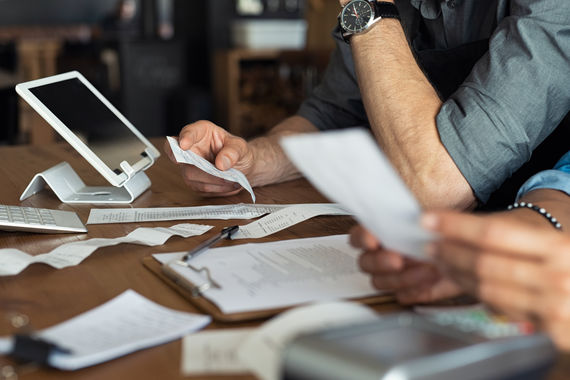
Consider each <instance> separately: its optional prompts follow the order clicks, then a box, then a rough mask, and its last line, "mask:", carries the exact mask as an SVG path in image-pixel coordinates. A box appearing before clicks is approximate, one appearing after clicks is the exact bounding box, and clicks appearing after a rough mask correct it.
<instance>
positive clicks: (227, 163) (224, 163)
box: [222, 156, 232, 170]
mask: <svg viewBox="0 0 570 380" xmlns="http://www.w3.org/2000/svg"><path fill="white" fill-rule="evenodd" d="M231 165H232V162H231V161H230V159H229V158H228V157H225V156H224V157H222V170H228V169H229V168H230V166H231Z"/></svg>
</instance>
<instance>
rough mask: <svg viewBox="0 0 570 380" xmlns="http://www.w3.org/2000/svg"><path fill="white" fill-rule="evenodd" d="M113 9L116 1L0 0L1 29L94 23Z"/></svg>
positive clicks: (191, 0)
mask: <svg viewBox="0 0 570 380" xmlns="http://www.w3.org/2000/svg"><path fill="white" fill-rule="evenodd" d="M189 2H194V0H190V1H189ZM114 5H115V0H96V1H93V0H49V1H46V0H0V25H4V26H6V25H39V24H43V25H54V24H74V23H96V22H98V21H99V20H101V19H102V18H103V16H104V15H105V14H106V13H107V12H109V11H110V10H112V9H113V7H114Z"/></svg>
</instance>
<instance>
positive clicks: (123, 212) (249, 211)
mask: <svg viewBox="0 0 570 380" xmlns="http://www.w3.org/2000/svg"><path fill="white" fill-rule="evenodd" d="M297 205H300V206H306V207H308V208H311V209H314V208H315V207H321V206H322V209H323V210H330V209H332V208H334V209H335V211H334V214H332V215H347V214H348V213H347V211H345V210H344V209H342V208H341V207H340V206H339V205H335V204H331V203H308V204H247V203H239V204H231V205H220V206H218V205H215V206H193V207H152V208H112V209H97V208H94V209H91V212H90V213H89V219H88V220H87V224H112V223H141V222H159V221H169V220H195V219H201V220H207V219H217V220H228V219H254V218H258V217H260V216H262V215H265V214H271V213H273V212H276V211H279V210H282V209H284V208H287V207H292V206H297ZM340 210H342V211H340Z"/></svg>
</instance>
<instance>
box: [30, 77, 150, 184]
mask: <svg viewBox="0 0 570 380" xmlns="http://www.w3.org/2000/svg"><path fill="white" fill-rule="evenodd" d="M30 92H31V93H32V94H33V95H35V96H36V97H37V98H38V99H39V100H40V102H42V103H43V104H44V105H45V106H46V107H47V108H48V109H49V110H50V111H51V112H52V113H53V114H54V115H55V116H56V117H57V118H58V119H59V120H61V122H62V123H63V124H65V126H66V127H67V128H69V129H70V130H71V131H72V132H73V133H74V134H75V135H76V136H78V137H79V138H80V139H81V140H82V141H83V142H84V143H85V145H87V146H88V147H89V149H91V150H92V151H93V153H95V154H96V155H97V156H98V157H99V158H100V159H101V160H102V161H103V162H104V163H105V164H106V165H107V166H108V167H109V168H110V169H111V170H113V171H114V172H115V173H117V174H120V173H122V170H121V168H120V163H121V162H122V161H127V162H128V163H129V164H130V165H131V166H133V165H134V164H135V163H137V162H139V161H140V160H141V159H142V156H143V155H144V156H146V154H145V153H144V151H145V148H146V146H145V144H144V143H143V142H142V141H140V140H139V138H138V137H137V136H136V135H135V134H134V133H133V132H132V131H131V129H130V128H129V127H128V126H127V125H125V124H124V123H123V122H122V121H121V120H120V119H119V118H118V117H117V116H116V115H115V114H114V113H113V112H112V111H111V110H110V109H109V108H107V106H105V104H103V103H102V102H101V101H100V100H99V98H98V97H97V96H96V95H95V94H93V93H92V92H91V91H90V90H89V89H88V88H87V87H86V86H85V85H83V83H82V82H81V81H80V80H79V79H77V78H72V79H68V80H63V81H59V82H56V83H51V84H46V85H42V86H38V87H34V88H30Z"/></svg>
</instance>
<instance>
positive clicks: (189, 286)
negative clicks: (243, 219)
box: [162, 226, 239, 297]
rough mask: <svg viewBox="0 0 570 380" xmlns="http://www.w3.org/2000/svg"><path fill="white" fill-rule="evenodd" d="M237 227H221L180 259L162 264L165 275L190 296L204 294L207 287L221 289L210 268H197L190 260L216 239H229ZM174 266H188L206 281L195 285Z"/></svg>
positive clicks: (215, 241)
mask: <svg viewBox="0 0 570 380" xmlns="http://www.w3.org/2000/svg"><path fill="white" fill-rule="evenodd" d="M238 229H239V226H231V227H226V228H224V229H222V231H221V232H220V233H219V234H217V235H215V236H213V237H212V238H210V239H208V240H206V241H204V242H203V243H201V244H199V245H198V246H197V247H196V248H194V249H193V250H191V251H189V252H187V253H186V254H185V255H184V256H183V257H182V258H181V259H175V260H172V261H170V262H168V263H166V264H165V265H163V266H162V271H163V273H164V274H165V275H166V276H168V277H169V278H170V279H171V280H173V281H174V282H175V283H176V284H178V285H180V286H181V287H183V288H184V289H186V290H188V291H189V292H190V293H191V294H192V297H200V296H201V295H202V294H204V292H206V291H207V290H209V289H221V288H222V287H221V285H220V284H219V283H218V282H216V281H215V280H214V279H213V278H212V274H211V273H210V270H209V269H208V268H207V267H202V268H197V267H195V266H193V265H192V264H190V260H191V259H192V258H195V257H197V256H198V255H201V254H202V253H204V252H206V250H208V249H209V248H210V247H212V246H213V245H214V244H216V243H217V242H218V241H220V240H222V239H231V237H232V235H233V234H234V233H235V232H237V231H238ZM175 267H184V268H188V269H190V270H192V271H194V272H195V273H196V274H199V275H201V276H202V277H205V278H206V282H204V283H202V284H198V285H195V284H193V283H192V282H190V280H188V279H187V278H185V277H184V276H183V275H182V274H180V273H179V272H177V271H176V270H175V269H174V268H175Z"/></svg>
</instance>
